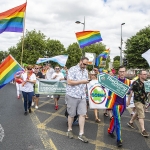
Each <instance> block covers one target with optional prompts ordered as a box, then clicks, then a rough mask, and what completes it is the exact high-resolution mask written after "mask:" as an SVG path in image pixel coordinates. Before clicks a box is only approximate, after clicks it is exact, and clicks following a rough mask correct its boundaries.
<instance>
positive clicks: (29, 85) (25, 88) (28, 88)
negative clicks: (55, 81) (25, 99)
mask: <svg viewBox="0 0 150 150" xmlns="http://www.w3.org/2000/svg"><path fill="white" fill-rule="evenodd" d="M22 79H23V81H26V79H27V73H24V74H22ZM29 80H31V81H34V80H36V76H35V74H34V73H32V75H31V76H30V77H29ZM33 85H34V84H33V83H31V82H26V83H25V84H24V86H22V84H21V89H20V90H21V91H24V92H33V91H34V89H33Z"/></svg>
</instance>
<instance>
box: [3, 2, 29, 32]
mask: <svg viewBox="0 0 150 150" xmlns="http://www.w3.org/2000/svg"><path fill="white" fill-rule="evenodd" d="M26 5H27V3H24V4H22V5H20V6H17V7H14V8H12V9H9V10H7V11H5V12H2V13H0V33H2V32H23V18H24V16H25V10H26Z"/></svg>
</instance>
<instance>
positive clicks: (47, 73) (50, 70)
mask: <svg viewBox="0 0 150 150" xmlns="http://www.w3.org/2000/svg"><path fill="white" fill-rule="evenodd" d="M53 73H54V69H53V68H50V69H48V70H47V71H46V79H47V80H51V78H52V74H53Z"/></svg>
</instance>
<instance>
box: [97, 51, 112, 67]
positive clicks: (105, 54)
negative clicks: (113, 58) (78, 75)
mask: <svg viewBox="0 0 150 150" xmlns="http://www.w3.org/2000/svg"><path fill="white" fill-rule="evenodd" d="M109 52H110V50H109V49H106V50H105V51H104V52H102V53H101V54H100V55H98V57H96V60H95V65H96V66H100V64H101V62H102V60H103V59H107V58H108V56H109Z"/></svg>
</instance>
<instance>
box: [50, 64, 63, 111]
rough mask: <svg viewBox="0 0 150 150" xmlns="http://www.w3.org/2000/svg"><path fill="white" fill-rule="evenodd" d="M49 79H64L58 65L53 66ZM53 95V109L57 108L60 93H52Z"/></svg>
mask: <svg viewBox="0 0 150 150" xmlns="http://www.w3.org/2000/svg"><path fill="white" fill-rule="evenodd" d="M51 79H52V80H55V81H61V80H64V76H63V74H62V73H61V72H60V67H59V66H55V72H54V73H53V74H52V78H51ZM53 96H54V102H55V110H58V100H59V98H60V95H56V94H54V95H53Z"/></svg>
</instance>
